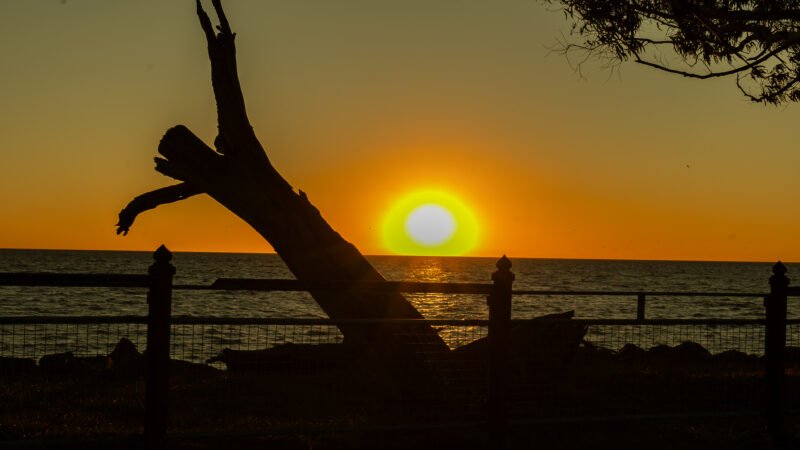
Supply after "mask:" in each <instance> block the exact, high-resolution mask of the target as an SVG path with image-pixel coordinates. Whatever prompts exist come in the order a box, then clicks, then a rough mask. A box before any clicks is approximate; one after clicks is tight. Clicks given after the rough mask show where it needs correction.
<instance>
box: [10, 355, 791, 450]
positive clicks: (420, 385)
mask: <svg viewBox="0 0 800 450" xmlns="http://www.w3.org/2000/svg"><path fill="white" fill-rule="evenodd" d="M123 347H124V345H123V346H122V347H118V349H120V350H119V352H117V354H116V355H114V354H113V353H112V355H109V357H98V358H73V357H71V356H69V355H61V356H59V355H53V357H52V358H49V359H45V360H40V361H38V364H36V363H34V362H32V361H30V362H25V361H11V360H8V359H5V360H2V361H0V369H2V370H0V399H2V402H0V448H7V447H11V446H12V445H13V446H14V447H17V446H22V447H23V448H114V449H126V448H142V443H141V441H140V440H139V438H138V437H136V436H139V435H141V433H142V423H143V418H144V394H145V389H144V380H143V373H144V366H143V358H142V356H141V355H140V354H139V353H138V352H137V351H136V350H135V349H132V348H127V349H125V348H123ZM115 351H116V350H115ZM792 352H793V351H790V352H789V353H790V354H789V356H790V367H789V368H788V370H787V375H788V378H787V396H786V400H787V405H788V406H789V407H790V408H797V409H800V377H799V376H798V374H799V373H800V370H798V367H800V361H798V360H800V358H796V356H798V355H800V352H796V353H798V355H794V353H792ZM475 356H476V355H475V354H472V355H469V354H463V352H462V353H459V352H453V355H450V356H448V357H447V358H445V359H446V360H437V361H436V364H434V366H436V367H435V370H434V371H432V372H428V373H427V374H426V375H423V376H420V375H419V373H420V371H419V370H418V368H417V369H414V370H409V368H408V367H405V366H402V365H397V364H391V363H386V362H385V361H384V362H376V361H375V360H370V359H363V358H359V357H355V356H353V355H348V354H347V353H346V352H345V351H344V350H343V349H342V348H341V347H337V346H331V347H322V346H291V345H287V346H282V347H278V348H276V349H273V350H270V351H268V352H262V353H251V354H241V355H231V354H229V355H228V360H227V362H226V364H227V366H228V369H229V370H219V369H218V368H214V367H211V366H208V365H203V364H190V363H186V362H180V361H173V363H172V367H171V372H172V376H171V379H170V399H169V402H170V408H169V417H170V425H169V427H170V432H171V435H170V440H169V448H174V449H216V448H226V449H227V448H243V449H250V448H253V449H256V448H258V449H264V448H269V449H332V450H333V449H336V450H338V449H428V448H430V449H440V450H441V449H473V448H475V449H479V448H480V449H484V448H485V449H490V448H495V446H494V445H493V444H492V443H491V442H490V440H489V438H488V434H487V428H486V426H485V417H486V415H485V413H486V408H487V404H486V398H487V390H486V385H487V380H486V370H485V364H484V363H483V362H481V361H485V359H483V358H475ZM477 356H480V355H477ZM231 358H234V359H231ZM237 358H238V359H237ZM223 359H224V358H223ZM234 367H235V368H234ZM762 367H763V360H762V359H761V358H758V357H755V356H752V355H745V354H741V353H738V352H726V353H725V354H718V355H711V354H710V353H708V352H707V351H705V349H703V348H702V347H701V346H699V345H697V344H693V343H684V344H681V345H679V346H675V347H666V346H659V347H654V348H652V349H648V350H643V349H639V348H636V347H632V346H626V347H625V348H623V349H621V350H619V351H611V350H607V349H602V348H597V347H593V346H591V345H589V344H584V345H582V346H581V347H579V348H578V349H577V350H576V352H575V353H574V354H572V355H570V356H569V358H568V361H567V360H563V358H556V359H553V358H549V359H548V357H547V356H546V355H545V356H542V355H539V356H537V358H533V359H531V358H528V359H525V358H519V359H518V362H517V363H515V364H514V365H513V366H512V367H511V369H512V370H511V373H509V374H508V378H507V384H506V388H507V392H508V395H509V397H508V404H509V408H508V410H509V411H510V413H511V414H512V416H513V417H512V423H513V425H512V426H511V428H510V431H509V433H508V448H511V449H584V448H600V449H605V448H609V449H761V448H770V441H769V439H768V435H767V433H766V424H765V421H764V420H763V418H762V417H761V416H760V415H759V414H760V412H761V411H762V410H763V398H764V396H763V394H764V382H763V371H762V369H761V368H762ZM434 379H435V380H436V381H432V380H434ZM709 412H710V413H712V414H706V413H709ZM748 414H749V415H748ZM665 415H683V416H684V417H683V418H680V419H675V418H665V417H664V416H665ZM620 416H625V418H624V419H620V418H619V417H620ZM447 423H456V424H458V425H457V426H453V427H444V424H447ZM787 424H788V426H787V429H788V434H789V436H791V437H794V436H800V419H798V418H795V417H793V416H790V417H789V418H788V420H787ZM265 433H266V434H267V435H265ZM131 436H133V437H131ZM788 442H789V444H788V447H787V448H800V443H799V442H797V441H793V440H792V439H791V438H790V439H789V440H788Z"/></svg>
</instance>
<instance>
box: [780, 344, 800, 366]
mask: <svg viewBox="0 0 800 450" xmlns="http://www.w3.org/2000/svg"><path fill="white" fill-rule="evenodd" d="M784 357H785V358H786V362H792V363H796V362H800V347H791V346H787V347H786V350H785V351H784Z"/></svg>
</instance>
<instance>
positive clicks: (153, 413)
mask: <svg viewBox="0 0 800 450" xmlns="http://www.w3.org/2000/svg"><path fill="white" fill-rule="evenodd" d="M153 259H154V260H155V262H154V263H153V265H151V266H150V268H149V270H148V273H149V274H150V290H149V291H148V292H147V304H148V316H147V360H146V370H147V373H146V383H147V386H146V393H145V419H144V438H145V442H146V448H149V449H150V448H152V449H159V448H164V445H165V438H166V435H167V392H168V381H169V380H168V377H169V337H170V336H169V335H170V322H171V320H170V315H171V314H172V276H173V275H174V274H175V267H173V265H172V264H170V260H171V259H172V253H170V251H169V250H167V247H165V246H163V245H162V246H161V247H159V248H158V250H156V251H155V253H153Z"/></svg>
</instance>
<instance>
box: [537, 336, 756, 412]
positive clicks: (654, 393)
mask: <svg viewBox="0 0 800 450" xmlns="http://www.w3.org/2000/svg"><path fill="white" fill-rule="evenodd" d="M584 339H585V341H584V343H583V344H582V345H581V347H579V348H578V350H577V352H576V354H575V357H574V360H573V362H572V363H571V365H570V368H569V371H568V375H567V377H565V378H564V379H562V380H561V383H560V386H559V387H558V389H557V391H556V392H558V396H559V398H558V401H557V402H555V403H554V407H553V408H552V409H551V410H550V412H551V413H555V415H581V414H583V415H615V414H616V415H626V414H634V415H635V414H653V413H659V414H696V413H701V412H710V413H730V412H737V411H739V412H742V411H761V410H762V409H763V398H764V373H763V366H764V362H763V357H762V356H760V355H761V354H763V348H764V328H763V325H756V324H753V325H650V324H637V325H591V326H589V329H588V331H587V334H586V337H585V338H584Z"/></svg>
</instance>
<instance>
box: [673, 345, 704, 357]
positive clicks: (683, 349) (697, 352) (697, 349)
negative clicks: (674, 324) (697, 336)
mask: <svg viewBox="0 0 800 450" xmlns="http://www.w3.org/2000/svg"><path fill="white" fill-rule="evenodd" d="M673 351H674V352H675V355H676V356H677V357H679V358H681V359H687V360H697V359H707V358H710V357H711V352H709V351H708V350H707V349H706V348H705V347H703V346H702V345H700V344H698V343H697V342H692V341H684V342H681V343H680V344H678V345H676V346H675V347H674V348H673Z"/></svg>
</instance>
